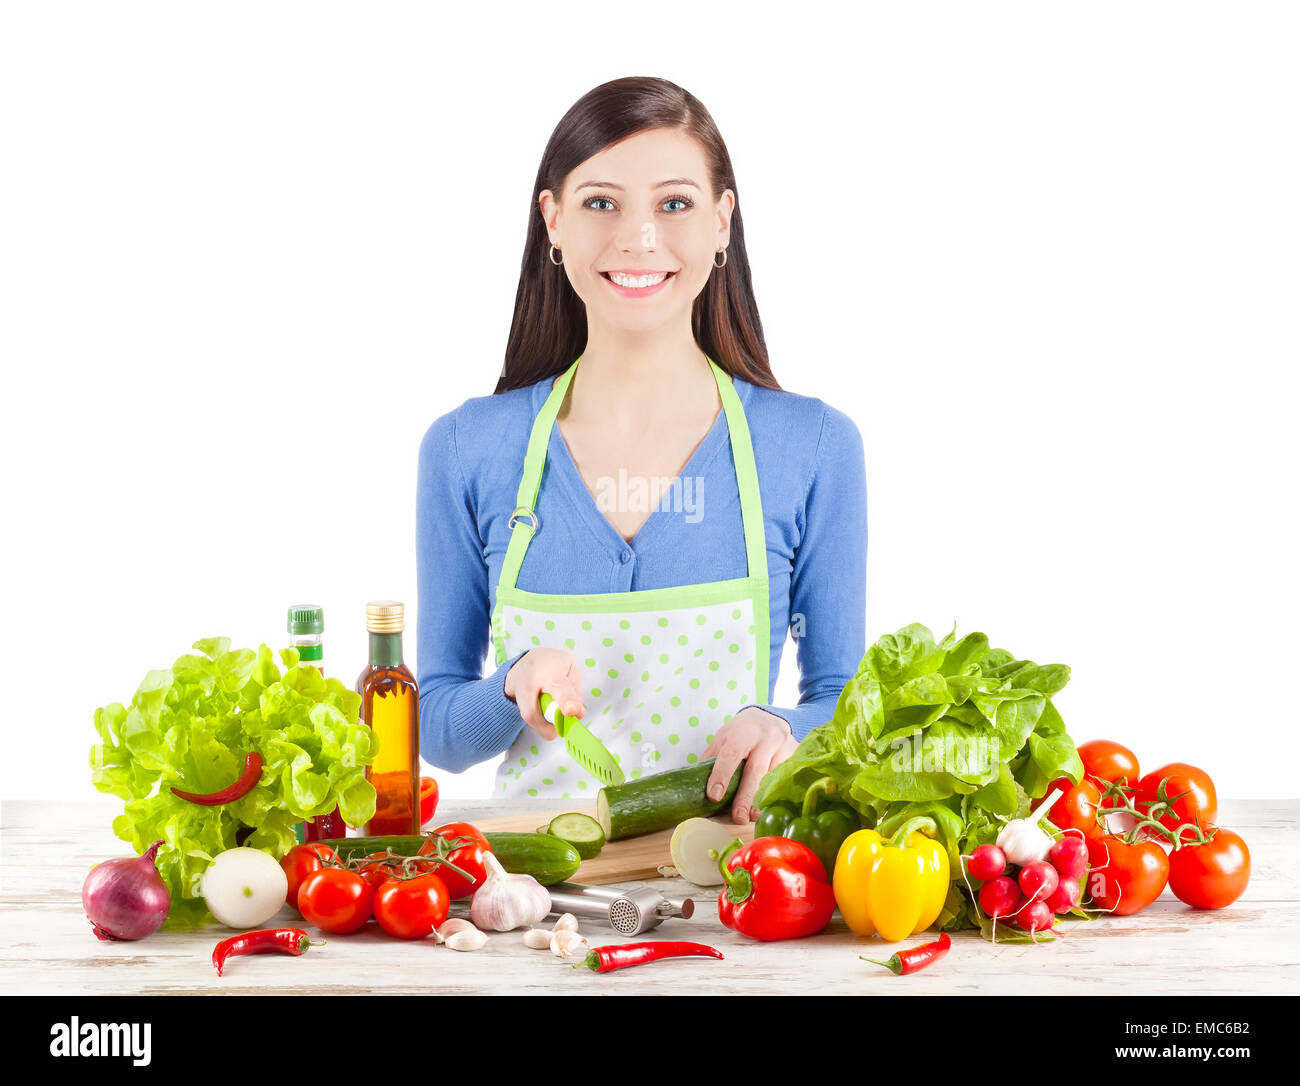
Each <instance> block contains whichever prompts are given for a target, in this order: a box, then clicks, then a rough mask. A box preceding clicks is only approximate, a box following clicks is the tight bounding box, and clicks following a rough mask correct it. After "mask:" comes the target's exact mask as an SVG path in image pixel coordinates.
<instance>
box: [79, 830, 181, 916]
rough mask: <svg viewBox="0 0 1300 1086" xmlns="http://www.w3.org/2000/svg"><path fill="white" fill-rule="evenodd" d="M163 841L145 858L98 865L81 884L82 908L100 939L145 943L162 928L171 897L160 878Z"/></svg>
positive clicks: (153, 847)
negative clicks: (158, 856) (145, 939)
mask: <svg viewBox="0 0 1300 1086" xmlns="http://www.w3.org/2000/svg"><path fill="white" fill-rule="evenodd" d="M161 844H162V842H161V841H155V842H154V843H153V844H152V845H150V846H149V848H148V850H147V851H146V852H145V853H144V855H142V856H133V857H131V858H130V859H125V860H105V861H104V862H103V863H102V864H96V865H95V866H94V867H93V868H91V870H90V874H89V875H87V876H86V881H85V882H84V883H82V884H81V904H82V907H83V908H84V909H85V910H86V918H87V919H88V920H89V921H90V926H91V927H92V928H93V929H94V931H95V934H96V935H97V936H99V938H101V939H143V938H144V937H145V936H146V935H152V934H153V933H154V932H155V931H157V930H158V929H159V928H161V927H162V924H163V921H164V920H166V919H167V910H168V909H169V908H171V903H172V895H171V892H170V891H169V890H168V889H167V884H166V883H165V882H163V880H162V876H161V875H159V874H158V868H157V866H156V864H155V858H156V857H157V855H158V846H159V845H161Z"/></svg>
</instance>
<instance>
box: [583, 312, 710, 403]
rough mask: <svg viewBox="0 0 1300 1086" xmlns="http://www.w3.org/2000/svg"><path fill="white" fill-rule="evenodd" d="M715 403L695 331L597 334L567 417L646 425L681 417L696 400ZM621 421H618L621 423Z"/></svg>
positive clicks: (587, 352) (590, 339)
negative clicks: (602, 416)
mask: <svg viewBox="0 0 1300 1086" xmlns="http://www.w3.org/2000/svg"><path fill="white" fill-rule="evenodd" d="M697 397H698V398H700V399H705V400H709V401H710V402H712V401H714V400H716V397H717V388H716V386H715V385H714V382H713V375H712V373H711V372H710V370H709V364H708V358H707V356H706V355H705V353H704V352H703V351H702V350H700V347H699V344H697V343H696V342H695V337H694V336H693V335H692V334H691V331H690V328H689V327H687V328H686V329H685V330H684V335H674V336H665V335H664V334H663V330H662V329H656V330H655V331H654V332H653V333H649V334H646V333H636V334H629V333H626V332H615V331H612V330H608V329H605V330H602V329H599V328H592V329H589V330H588V336H587V344H586V346H585V348H584V349H583V352H582V364H581V365H580V366H579V367H578V373H577V374H576V375H575V378H574V387H573V391H572V393H571V395H570V397H569V399H570V403H569V405H568V411H567V412H565V413H566V414H573V415H585V414H587V412H588V410H599V411H602V412H604V413H606V414H608V413H610V411H611V408H612V409H613V413H614V414H615V415H618V416H622V415H626V416H627V419H628V420H629V421H631V420H633V419H637V418H639V419H641V420H642V421H643V422H646V421H649V420H652V419H655V418H659V417H662V416H663V415H664V414H665V413H669V412H672V413H678V412H680V411H681V409H682V407H683V404H684V403H690V402H692V401H694V400H695V399H696V398H697ZM616 421H617V420H616Z"/></svg>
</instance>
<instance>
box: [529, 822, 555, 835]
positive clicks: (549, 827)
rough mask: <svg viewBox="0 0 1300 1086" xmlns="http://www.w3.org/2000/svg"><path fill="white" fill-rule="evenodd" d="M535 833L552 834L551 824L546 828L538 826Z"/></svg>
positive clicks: (547, 824)
mask: <svg viewBox="0 0 1300 1086" xmlns="http://www.w3.org/2000/svg"><path fill="white" fill-rule="evenodd" d="M533 832H534V833H550V832H551V824H550V823H549V822H548V823H546V825H545V826H538V827H537V829H535V830H534V831H533Z"/></svg>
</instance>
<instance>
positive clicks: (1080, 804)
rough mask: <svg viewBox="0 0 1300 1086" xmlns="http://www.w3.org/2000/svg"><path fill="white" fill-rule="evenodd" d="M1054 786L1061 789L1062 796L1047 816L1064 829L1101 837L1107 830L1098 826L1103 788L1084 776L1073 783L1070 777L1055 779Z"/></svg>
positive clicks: (1086, 835)
mask: <svg viewBox="0 0 1300 1086" xmlns="http://www.w3.org/2000/svg"><path fill="white" fill-rule="evenodd" d="M1052 788H1054V789H1055V788H1059V789H1060V790H1061V798H1060V799H1058V800H1057V801H1056V802H1055V803H1053V804H1052V809H1051V810H1050V811H1048V812H1047V817H1048V818H1049V819H1050V820H1051V822H1052V824H1053V825H1055V826H1057V827H1058V828H1059V829H1063V830H1078V831H1079V832H1080V833H1082V834H1083V835H1084V837H1100V836H1101V835H1102V834H1103V833H1104V832H1105V831H1104V830H1102V829H1100V828H1098V826H1097V808H1098V806H1100V804H1101V789H1100V788H1098V787H1097V785H1096V783H1095V782H1093V781H1091V780H1089V779H1088V778H1086V777H1085V778H1084V779H1083V780H1081V781H1080V782H1079V783H1078V784H1071V783H1070V779H1069V778H1068V777H1062V778H1061V779H1060V780H1059V781H1054V782H1053V784H1052Z"/></svg>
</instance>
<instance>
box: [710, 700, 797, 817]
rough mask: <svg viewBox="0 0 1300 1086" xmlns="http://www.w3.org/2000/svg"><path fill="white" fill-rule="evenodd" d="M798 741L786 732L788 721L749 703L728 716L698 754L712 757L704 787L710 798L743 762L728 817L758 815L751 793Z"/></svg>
mask: <svg viewBox="0 0 1300 1086" xmlns="http://www.w3.org/2000/svg"><path fill="white" fill-rule="evenodd" d="M798 746H799V741H798V740H797V739H795V737H794V736H793V735H791V734H790V725H789V724H787V723H786V722H785V721H784V720H782V719H781V718H780V717H779V716H774V715H773V714H771V713H769V712H767V711H766V710H765V709H760V708H758V707H757V706H755V705H751V706H750V707H749V708H748V709H742V710H741V711H740V712H738V713H737V714H736V715H735V716H733V717H732V718H731V719H730V720H728V721H727V722H726V723H725V724H724V725H722V727H721V728H719V729H718V731H717V733H716V734H715V735H714V736H713V742H712V743H710V744H709V746H708V749H707V750H705V752H704V754H703V755H702V757H703V758H704V759H706V760H707V759H709V758H716V759H717V761H715V762H714V763H713V772H712V773H710V774H709V783H708V786H707V787H706V789H705V791H706V793H707V795H708V797H709V799H711V800H715V801H716V800H719V799H721V798H722V796H723V793H724V792H726V790H727V785H728V784H729V783H730V782H731V778H732V775H733V774H734V773H735V772H736V766H738V765H739V764H740V763H741V761H744V763H745V771H744V773H743V774H741V778H740V787H739V788H737V789H736V798H735V799H734V800H732V802H731V820H732V821H733V822H737V823H740V824H741V825H743V824H744V823H746V822H754V821H756V820H757V819H758V811H756V810H755V809H754V793H756V792H757V791H758V783H759V781H761V780H762V779H763V777H764V775H765V774H766V773H767V771H768V770H769V769H771V768H772V767H773V766H774V765H780V764H781V763H782V762H784V761H785V760H786V759H787V758H789V757H790V755H792V754H793V753H794V752H795V748H797V747H798Z"/></svg>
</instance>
